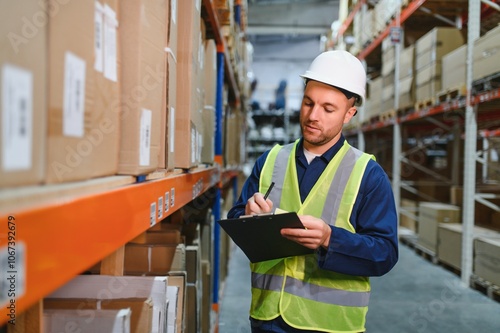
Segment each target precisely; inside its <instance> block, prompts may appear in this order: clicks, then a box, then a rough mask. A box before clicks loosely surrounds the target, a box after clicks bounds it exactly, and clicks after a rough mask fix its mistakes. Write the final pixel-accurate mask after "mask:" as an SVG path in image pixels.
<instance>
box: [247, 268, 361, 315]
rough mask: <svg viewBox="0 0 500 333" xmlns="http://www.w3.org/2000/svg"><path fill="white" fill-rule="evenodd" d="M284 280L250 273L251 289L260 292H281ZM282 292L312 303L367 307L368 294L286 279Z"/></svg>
mask: <svg viewBox="0 0 500 333" xmlns="http://www.w3.org/2000/svg"><path fill="white" fill-rule="evenodd" d="M284 281H285V278H284V277H283V276H277V275H269V274H258V273H252V287H253V288H258V289H261V290H271V291H281V288H282V287H283V282H284ZM283 291H285V292H287V293H290V294H293V295H295V296H299V297H303V298H307V299H310V300H313V301H317V302H321V303H325V304H332V305H342V306H358V307H361V306H368V301H369V300H370V292H365V291H362V292H353V291H346V290H341V289H332V288H325V287H322V286H318V285H315V284H310V283H306V282H304V281H300V280H298V279H294V278H291V277H287V279H286V282H285V287H284V289H283Z"/></svg>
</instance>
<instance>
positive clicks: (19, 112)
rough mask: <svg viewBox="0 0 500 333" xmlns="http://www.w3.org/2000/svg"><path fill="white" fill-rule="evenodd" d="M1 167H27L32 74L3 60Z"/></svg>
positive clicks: (31, 111)
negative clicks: (4, 62)
mask: <svg viewBox="0 0 500 333" xmlns="http://www.w3.org/2000/svg"><path fill="white" fill-rule="evenodd" d="M1 100H2V110H3V112H2V143H3V144H2V168H3V170H5V171H13V170H29V169H30V168H31V164H32V161H31V153H32V148H33V147H32V146H31V142H32V140H33V74H32V73H31V72H30V71H28V70H25V69H23V68H20V67H17V66H12V65H7V64H5V65H4V66H3V68H2V92H1Z"/></svg>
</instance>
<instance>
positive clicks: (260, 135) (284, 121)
mask: <svg viewBox="0 0 500 333" xmlns="http://www.w3.org/2000/svg"><path fill="white" fill-rule="evenodd" d="M247 113H248V115H249V117H250V118H251V121H250V124H247V127H248V133H247V140H248V148H247V158H248V161H247V162H248V164H250V165H253V163H254V162H255V160H256V159H257V158H258V157H259V156H260V155H261V154H262V153H264V152H265V151H266V150H268V149H271V148H272V147H273V146H274V145H275V144H287V143H290V142H292V141H294V140H295V139H296V138H298V137H299V135H300V126H299V111H296V110H291V109H278V110H260V109H259V110H250V111H248V112H247Z"/></svg>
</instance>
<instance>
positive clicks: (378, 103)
mask: <svg viewBox="0 0 500 333" xmlns="http://www.w3.org/2000/svg"><path fill="white" fill-rule="evenodd" d="M368 91H369V98H368V100H369V105H370V107H365V108H364V110H365V112H364V113H365V115H364V119H363V121H369V120H370V119H371V118H373V117H375V116H378V115H380V113H382V96H383V91H384V80H383V78H382V76H379V77H377V78H376V79H373V80H371V81H369V82H368Z"/></svg>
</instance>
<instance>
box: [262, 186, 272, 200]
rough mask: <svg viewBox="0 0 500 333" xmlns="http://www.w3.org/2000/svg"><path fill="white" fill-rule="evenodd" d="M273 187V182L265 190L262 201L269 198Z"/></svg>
mask: <svg viewBox="0 0 500 333" xmlns="http://www.w3.org/2000/svg"><path fill="white" fill-rule="evenodd" d="M273 187H274V182H271V185H269V188H268V189H267V192H266V194H264V200H266V199H267V197H268V196H269V194H270V193H271V190H272V189H273Z"/></svg>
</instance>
